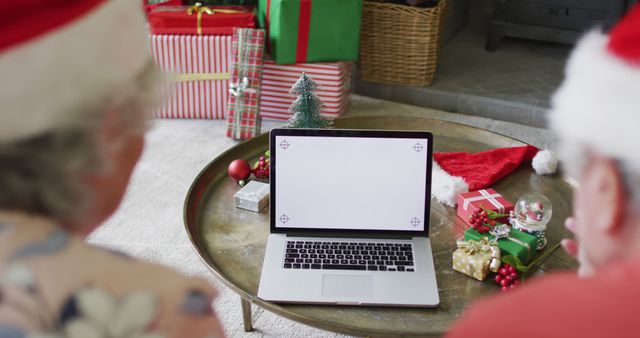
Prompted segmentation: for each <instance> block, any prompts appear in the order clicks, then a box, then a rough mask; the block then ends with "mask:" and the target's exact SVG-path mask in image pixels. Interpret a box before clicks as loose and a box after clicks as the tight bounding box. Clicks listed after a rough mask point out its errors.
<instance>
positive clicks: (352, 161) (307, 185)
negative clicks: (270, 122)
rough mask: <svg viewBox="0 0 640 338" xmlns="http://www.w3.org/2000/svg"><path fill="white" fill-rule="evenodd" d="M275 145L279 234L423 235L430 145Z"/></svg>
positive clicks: (299, 140) (356, 141)
mask: <svg viewBox="0 0 640 338" xmlns="http://www.w3.org/2000/svg"><path fill="white" fill-rule="evenodd" d="M275 142H276V144H275V149H276V150H275V151H276V161H275V179H276V180H275V182H276V184H275V213H276V214H275V222H276V227H287V228H314V229H368V230H396V231H397V230H407V231H422V230H424V221H425V220H424V217H425V202H426V198H427V196H425V192H426V180H427V174H426V172H427V156H428V154H427V142H428V140H427V139H403V138H356V137H319V136H313V137H311V136H309V137H304V136H276V138H275ZM282 142H285V143H286V144H287V146H286V149H283V148H282V147H280V144H281V143H282ZM418 145H419V146H418Z"/></svg>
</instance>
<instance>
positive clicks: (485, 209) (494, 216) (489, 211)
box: [480, 205, 509, 219]
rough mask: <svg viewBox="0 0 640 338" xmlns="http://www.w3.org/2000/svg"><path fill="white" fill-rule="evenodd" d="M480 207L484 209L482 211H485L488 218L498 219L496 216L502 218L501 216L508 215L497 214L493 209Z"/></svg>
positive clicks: (505, 215)
mask: <svg viewBox="0 0 640 338" xmlns="http://www.w3.org/2000/svg"><path fill="white" fill-rule="evenodd" d="M480 208H482V210H484V212H486V213H487V217H489V219H498V218H503V217H509V214H499V213H497V212H495V211H493V210H489V209H487V208H485V207H484V206H482V205H481V206H480Z"/></svg>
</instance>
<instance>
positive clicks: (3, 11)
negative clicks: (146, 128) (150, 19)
mask: <svg viewBox="0 0 640 338" xmlns="http://www.w3.org/2000/svg"><path fill="white" fill-rule="evenodd" d="M145 25H146V24H145V20H144V15H143V12H142V9H141V6H140V3H139V2H138V1H133V0H65V1H50V0H21V1H1V2H0V74H2V78H1V79H0V81H1V82H2V84H1V85H0V86H1V88H2V89H1V90H0V102H1V103H2V108H0V142H12V141H17V140H21V139H25V138H28V137H32V136H35V135H38V134H41V133H43V132H46V131H47V130H52V129H54V128H56V127H58V126H65V125H66V124H67V123H69V122H70V121H73V120H74V119H77V117H78V115H77V114H82V113H83V112H84V113H88V112H89V111H88V110H89V109H90V108H91V107H94V105H95V104H100V102H101V100H104V98H105V97H104V96H105V95H107V94H108V93H109V92H110V91H113V90H116V89H117V88H119V87H120V86H122V85H124V84H127V83H129V82H130V81H131V80H132V79H133V78H134V77H135V76H137V75H138V74H139V73H140V72H141V71H142V70H143V69H144V68H146V67H147V66H148V64H149V62H150V60H151V59H150V53H149V48H148V38H147V35H146V26H145Z"/></svg>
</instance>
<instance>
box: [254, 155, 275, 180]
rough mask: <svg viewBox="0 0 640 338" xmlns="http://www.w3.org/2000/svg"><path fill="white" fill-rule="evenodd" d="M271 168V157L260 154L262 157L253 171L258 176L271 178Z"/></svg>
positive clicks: (259, 177)
mask: <svg viewBox="0 0 640 338" xmlns="http://www.w3.org/2000/svg"><path fill="white" fill-rule="evenodd" d="M269 170H270V169H269V159H268V158H265V157H264V156H260V159H258V162H256V164H255V165H254V166H253V169H252V170H251V171H252V172H253V175H254V176H255V177H256V178H258V179H262V178H269Z"/></svg>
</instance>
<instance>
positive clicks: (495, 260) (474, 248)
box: [456, 237, 501, 272]
mask: <svg viewBox="0 0 640 338" xmlns="http://www.w3.org/2000/svg"><path fill="white" fill-rule="evenodd" d="M456 244H457V245H458V248H460V249H463V250H464V251H465V253H467V254H469V255H472V254H474V253H476V252H481V253H489V254H491V262H490V264H489V269H491V271H493V272H498V270H499V269H500V264H501V262H500V259H501V257H500V248H498V243H497V242H495V241H489V239H488V238H486V237H483V238H482V239H481V240H479V241H474V240H468V241H463V240H459V241H457V242H456Z"/></svg>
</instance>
